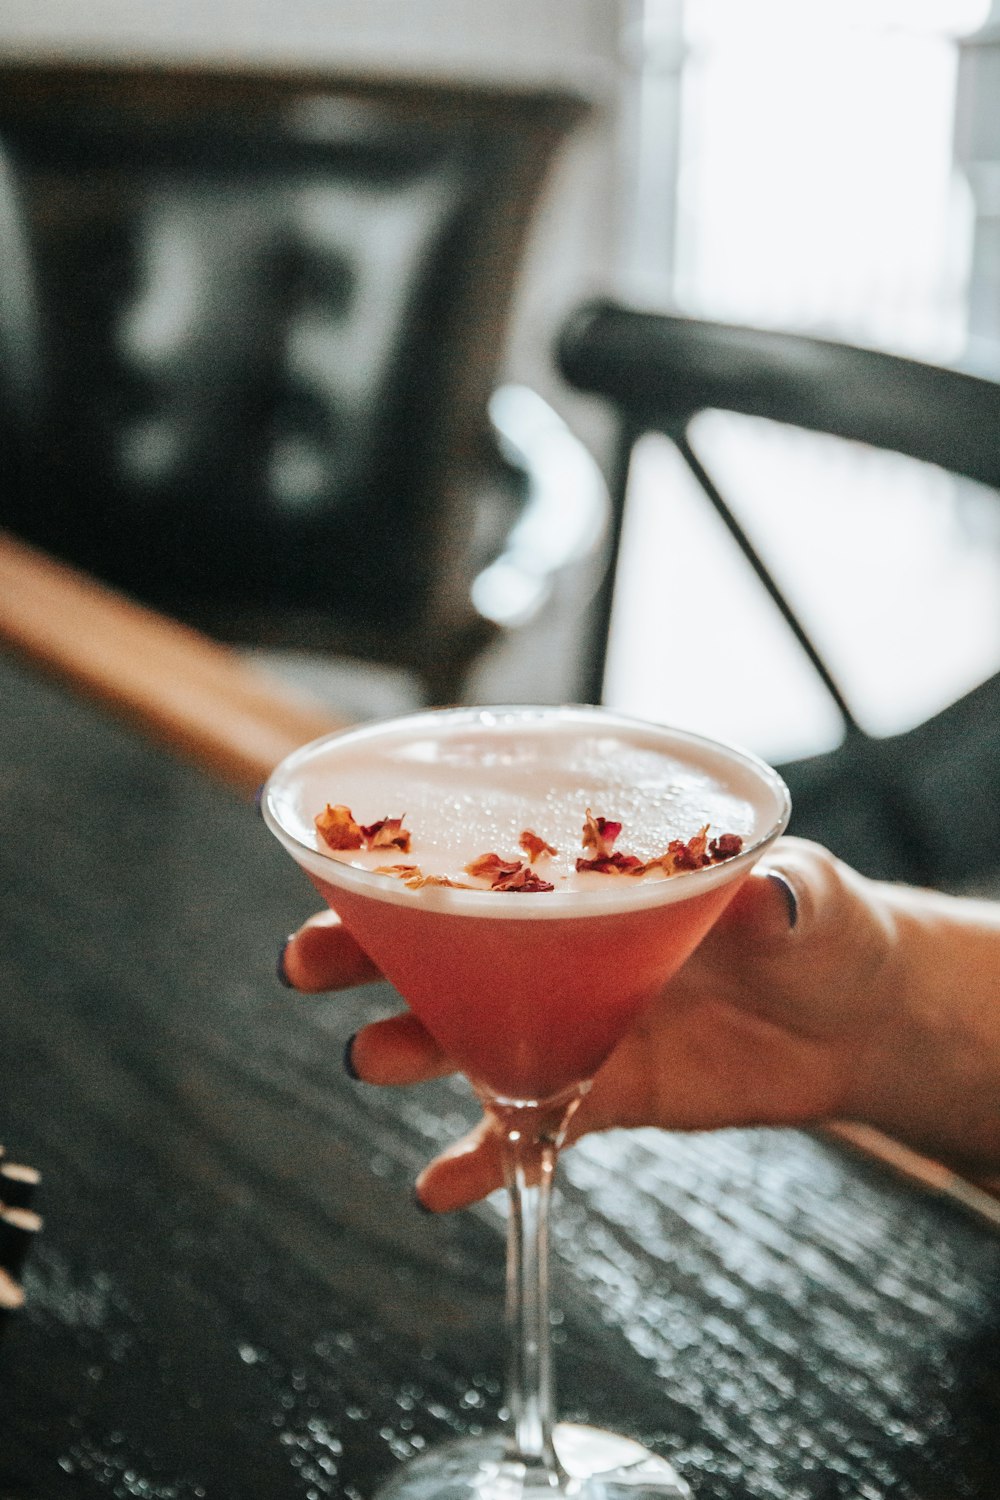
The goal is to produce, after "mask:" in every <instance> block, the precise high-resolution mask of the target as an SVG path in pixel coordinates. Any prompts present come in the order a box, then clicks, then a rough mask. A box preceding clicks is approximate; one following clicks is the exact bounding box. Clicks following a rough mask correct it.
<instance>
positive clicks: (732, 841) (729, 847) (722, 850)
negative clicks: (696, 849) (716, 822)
mask: <svg viewBox="0 0 1000 1500" xmlns="http://www.w3.org/2000/svg"><path fill="white" fill-rule="evenodd" d="M742 852H743V840H742V839H741V838H740V836H739V834H738V833H720V834H719V837H718V838H717V839H713V840H712V841H711V843H710V844H709V846H708V854H709V858H710V859H711V861H712V863H713V864H718V863H719V861H720V860H723V859H733V858H734V857H735V856H736V855H737V854H742Z"/></svg>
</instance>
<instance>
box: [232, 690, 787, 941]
mask: <svg viewBox="0 0 1000 1500" xmlns="http://www.w3.org/2000/svg"><path fill="white" fill-rule="evenodd" d="M557 714H566V715H573V714H579V715H581V716H583V717H585V718H592V719H594V720H598V721H600V722H602V723H606V724H608V725H609V726H612V725H617V726H618V727H620V728H623V729H629V728H631V729H633V730H640V731H642V732H644V733H646V734H649V735H651V736H660V735H663V736H664V737H668V738H671V739H672V740H673V741H674V742H675V743H683V744H684V745H687V746H690V747H691V748H693V749H697V748H698V747H700V746H703V747H705V749H707V750H710V751H712V752H714V753H715V754H717V755H721V756H722V757H723V758H729V759H731V760H732V761H734V762H736V763H737V764H739V765H741V766H742V767H743V768H744V770H746V771H748V772H750V773H752V774H753V775H754V777H755V778H756V779H757V780H758V781H759V782H760V783H762V784H764V785H765V786H767V787H768V789H769V790H770V791H771V793H772V795H773V796H774V798H775V802H776V806H777V815H776V816H775V818H774V819H773V821H772V822H771V823H770V824H769V825H768V827H767V828H766V829H765V830H764V832H763V833H761V834H758V835H757V837H756V838H754V840H753V842H752V843H751V844H748V845H747V846H746V847H745V848H744V849H741V851H740V853H739V854H736V855H732V856H730V857H729V858H728V859H725V860H721V861H719V862H718V863H717V864H712V865H704V866H701V867H700V868H698V869H695V870H684V871H680V872H678V873H677V874H675V875H671V876H670V877H669V878H662V879H656V880H648V881H639V880H629V879H627V878H625V877H621V876H619V877H613V876H608V877H605V883H604V884H603V885H602V887H600V888H598V887H596V886H595V888H594V889H593V890H581V889H580V888H579V887H576V888H575V889H574V890H571V891H567V890H562V891H561V890H554V891H544V892H516V893H509V892H505V893H503V894H505V895H509V894H515V895H516V899H515V900H510V901H504V902H500V901H497V900H496V899H495V898H496V897H497V895H498V893H497V892H496V891H493V890H490V889H489V888H488V887H483V888H478V887H475V888H470V887H464V886H458V887H456V886H443V885H435V884H428V885H425V886H421V887H420V888H419V889H411V888H409V887H407V886H406V885H405V884H404V882H402V881H401V880H399V879H398V878H396V877H394V876H392V875H385V874H378V873H376V871H374V870H368V869H365V868H363V867H362V866H360V865H354V864H351V863H349V862H348V861H347V860H343V859H337V857H336V856H335V855H334V854H332V853H327V852H325V851H324V850H322V849H320V848H318V847H317V846H316V845H314V844H310V843H306V842H305V840H303V839H302V838H300V837H299V836H298V835H297V834H296V833H293V832H292V831H291V830H290V829H289V828H288V827H287V826H286V824H285V823H283V822H282V820H281V818H280V817H279V815H278V813H277V811H276V809H275V808H274V806H273V799H272V794H273V791H274V789H275V788H276V787H277V785H278V784H279V783H280V782H288V781H290V780H291V778H292V776H293V775H294V772H295V770H296V768H297V766H299V765H300V764H301V763H304V762H306V761H307V760H309V759H311V758H312V757H313V756H316V755H318V754H319V753H321V752H322V751H323V750H325V749H327V748H328V747H329V746H331V745H334V744H337V743H339V742H341V741H347V740H352V739H357V740H363V739H366V738H377V737H380V736H381V735H382V734H384V733H385V732H387V731H390V730H395V729H397V728H404V727H405V726H407V725H413V726H414V728H416V727H417V726H418V725H420V724H422V723H423V724H431V723H434V722H436V721H439V720H441V719H442V718H449V719H452V720H454V721H461V720H463V719H465V720H467V721H468V722H470V723H472V722H476V721H481V720H482V719H483V717H484V716H488V715H498V716H504V715H509V716H511V717H518V716H520V717H522V718H524V717H526V716H530V715H537V716H539V717H543V716H544V717H549V716H555V715H557ZM260 811H261V816H262V817H263V819H264V822H265V824H266V825H267V827H268V829H269V830H270V832H271V833H272V834H273V835H274V836H275V837H276V838H277V839H278V840H279V842H280V843H281V844H283V845H284V846H285V848H286V850H287V851H288V852H289V853H290V854H291V855H292V857H293V858H294V859H295V860H296V861H297V862H298V864H299V865H300V866H301V867H302V868H303V869H305V870H306V871H307V873H310V874H315V875H317V877H318V878H319V879H327V880H328V881H329V883H330V884H331V885H338V884H340V885H343V886H346V887H347V888H348V889H355V890H357V891H358V892H359V893H364V894H367V895H369V896H371V897H372V898H374V899H377V900H381V901H385V902H390V903H393V904H405V905H414V906H421V905H422V906H426V907H428V908H432V909H435V910H446V911H451V912H454V913H455V914H456V915H457V914H460V913H461V914H468V915H471V914H473V913H474V914H475V915H477V916H485V915H486V910H487V902H486V901H484V898H493V899H492V900H489V901H488V910H489V915H490V916H491V917H501V916H506V917H516V916H518V915H523V916H525V917H527V916H529V915H530V916H531V917H532V918H533V919H537V918H538V917H541V916H543V915H544V914H545V913H546V912H548V913H549V914H550V915H551V916H553V917H554V916H557V915H558V916H560V917H564V918H565V917H569V916H571V915H572V914H573V912H574V911H576V910H579V912H580V915H581V916H582V915H584V914H590V915H596V914H597V913H596V912H595V911H594V908H595V907H599V908H607V909H608V910H609V911H620V910H628V909H636V908H639V907H646V906H658V905H667V904H668V903H671V902H674V901H678V900H681V899H685V898H686V897H690V896H693V895H694V894H695V891H696V890H700V891H705V890H708V889H711V888H712V887H714V886H716V885H721V884H724V883H726V882H728V881H729V880H731V879H732V878H733V877H734V875H735V874H736V872H737V871H739V870H741V869H743V868H744V867H745V866H747V865H748V864H754V863H756V861H757V859H759V857H760V855H761V854H762V853H763V852H764V851H765V850H766V849H767V848H768V846H769V845H770V844H772V843H774V841H775V840H776V839H777V838H779V837H780V835H781V834H782V833H783V832H784V831H785V829H786V828H787V826H788V820H789V817H790V815H791V794H790V792H789V790H788V787H787V786H786V785H785V783H784V781H783V780H782V778H781V776H780V775H779V774H778V772H777V771H775V770H774V768H773V767H772V766H770V765H769V764H768V763H767V761H765V760H763V759H762V758H761V757H760V756H759V755H756V754H755V753H754V752H753V751H752V750H747V749H744V748H743V747H742V746H739V745H734V744H732V743H731V742H729V741H726V740H723V739H718V738H714V737H713V736H710V735H704V734H699V733H698V732H696V731H694V730H688V729H681V728H678V727H675V726H674V725H670V724H658V723H656V722H655V721H653V720H650V719H643V718H640V717H639V716H637V715H633V714H626V713H622V712H620V711H619V710H618V709H615V708H605V707H603V706H601V705H597V704H587V703H549V704H539V703H534V704H532V703H526V704H519V703H500V704H489V703H486V704H468V705H456V706H449V707H442V708H423V709H417V710H415V711H413V712H410V713H405V714H396V715H393V716H391V717H389V718H381V719H371V720H365V721H364V722H362V723H359V724H353V725H348V726H345V727H344V728H343V729H334V730H331V731H330V732H329V733H328V734H322V735H319V736H317V738H315V739H313V740H309V741H307V743H306V744H304V745H300V746H298V747H297V749H295V750H292V751H290V752H289V753H288V755H286V756H284V757H283V759H282V760H281V761H279V763H278V764H277V765H276V766H275V768H274V770H273V771H272V772H271V774H270V776H269V777H268V778H267V780H266V781H265V783H264V785H263V787H262V789H261V793H260Z"/></svg>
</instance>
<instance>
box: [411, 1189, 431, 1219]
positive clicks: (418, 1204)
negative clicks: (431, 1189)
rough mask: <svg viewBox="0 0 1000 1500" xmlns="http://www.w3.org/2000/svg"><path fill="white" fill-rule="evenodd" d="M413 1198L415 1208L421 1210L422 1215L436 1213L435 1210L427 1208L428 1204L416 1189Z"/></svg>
mask: <svg viewBox="0 0 1000 1500" xmlns="http://www.w3.org/2000/svg"><path fill="white" fill-rule="evenodd" d="M412 1197H413V1206H414V1208H417V1209H419V1210H420V1212H421V1213H422V1214H432V1213H433V1212H434V1210H433V1208H428V1207H427V1204H426V1203H425V1202H424V1200H423V1198H421V1196H420V1194H419V1193H418V1192H417V1190H416V1188H414V1189H413V1193H412Z"/></svg>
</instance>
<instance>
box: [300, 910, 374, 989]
mask: <svg viewBox="0 0 1000 1500" xmlns="http://www.w3.org/2000/svg"><path fill="white" fill-rule="evenodd" d="M278 974H279V977H280V978H281V980H282V982H283V983H285V984H287V985H288V986H289V988H290V989H294V990H302V991H304V992H305V993H306V994H319V993H320V992H321V991H323V990H348V989H351V988H352V987H353V986H354V985H357V984H371V983H372V982H373V981H374V980H376V979H381V978H382V975H381V973H380V972H379V970H378V969H377V968H376V966H375V964H373V963H372V961H371V959H370V958H369V957H368V955H367V953H364V952H362V950H361V949H360V948H359V947H358V945H357V943H356V942H355V941H354V939H353V938H352V937H351V934H350V933H349V932H348V931H347V928H346V927H345V926H344V925H343V923H342V922H341V920H340V918H339V917H338V916H337V914H336V912H333V911H321V912H317V913H316V915H315V916H314V917H310V918H309V920H308V921H307V922H305V923H303V925H302V926H301V927H300V928H299V929H298V931H297V932H293V933H292V935H291V937H289V939H288V941H287V942H286V944H285V946H284V948H283V949H282V952H281V957H280V959H279V962H278Z"/></svg>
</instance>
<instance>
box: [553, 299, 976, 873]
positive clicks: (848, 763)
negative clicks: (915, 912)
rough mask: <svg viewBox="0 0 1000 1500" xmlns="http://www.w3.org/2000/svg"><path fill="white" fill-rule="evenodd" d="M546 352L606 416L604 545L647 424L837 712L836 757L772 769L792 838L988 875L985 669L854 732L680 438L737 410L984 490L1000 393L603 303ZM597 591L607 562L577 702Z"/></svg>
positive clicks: (844, 700) (603, 615) (870, 866)
mask: <svg viewBox="0 0 1000 1500" xmlns="http://www.w3.org/2000/svg"><path fill="white" fill-rule="evenodd" d="M559 359H560V363H561V367H562V370H563V373H564V374H565V376H566V377H567V379H568V380H569V381H570V382H571V383H572V384H573V385H574V386H576V387H577V388H578V389H580V390H582V391H585V392H588V393H590V394H593V395H596V396H599V397H602V398H603V399H604V400H605V401H607V402H608V403H610V405H611V406H612V408H613V410H614V412H615V413H616V415H617V417H618V419H619V422H620V451H619V453H618V456H617V461H616V471H617V482H616V485H615V495H614V507H615V518H616V521H615V533H616V543H615V547H616V550H617V537H618V536H620V529H621V518H622V514H623V508H624V503H625V493H626V485H627V481H628V463H629V457H630V454H631V451H632V449H633V446H634V444H635V442H636V440H637V439H638V438H639V437H640V436H641V435H642V434H643V433H645V432H647V431H657V432H661V433H664V434H666V435H667V436H668V437H669V438H670V439H671V440H672V441H673V442H674V444H675V445H676V447H677V449H678V451H679V452H680V454H681V456H682V457H683V458H684V460H685V462H686V463H687V465H688V467H689V469H690V471H691V472H692V474H693V475H694V477H695V479H696V480H697V481H698V484H699V485H700V487H701V489H702V491H703V493H704V494H705V496H706V497H707V499H708V500H709V501H710V502H711V504H712V505H713V507H714V508H715V510H716V511H717V513H718V514H719V515H720V517H721V518H722V520H723V521H724V523H725V525H726V526H727V528H728V529H729V532H730V534H731V535H732V537H733V539H734V540H735V542H736V543H737V545H738V546H739V547H740V549H741V550H742V552H743V554H744V556H745V557H746V558H747V560H748V561H749V562H750V564H751V566H752V567H753V568H754V570H755V571H756V574H757V577H758V579H759V580H760V583H761V585H762V587H763V588H765V589H766V590H767V592H768V594H769V595H770V597H771V599H772V600H773V601H774V603H775V605H776V607H777V608H778V610H779V611H780V612H781V614H782V616H783V618H784V620H785V622H786V624H787V626H788V628H789V630H791V631H792V633H793V634H794V636H795V638H796V639H797V641H798V642H799V645H800V646H801V648H802V650H803V651H804V652H805V654H806V656H807V657H808V658H809V660H810V661H811V663H812V665H813V667H814V669H815V671H816V673H817V675H818V676H819V678H820V679H821V681H822V682H823V684H824V686H825V687H826V689H827V692H828V693H829V695H830V696H831V697H832V698H833V700H834V702H835V703H836V705H837V707H838V709H839V711H840V713H841V716H842V718H843V721H844V725H845V737H844V741H843V743H842V745H841V746H840V748H839V749H837V750H834V751H832V752H830V753H829V754H826V755H821V756H815V757H811V758H809V759H806V760H801V761H798V762H795V763H793V764H790V765H786V766H782V767H781V770H782V771H783V773H784V775H785V776H786V779H787V780H788V782H789V785H790V787H791V790H792V797H793V805H794V811H793V817H792V824H791V830H792V832H796V833H799V834H802V835H804V836H807V837H814V838H818V839H820V840H821V841H823V842H825V843H827V844H829V845H830V846H831V847H832V848H834V850H835V851H836V852H838V853H840V854H841V855H842V856H843V857H844V858H847V859H849V860H851V861H852V862H853V863H854V864H856V865H857V866H858V867H859V868H861V869H863V870H866V871H867V872H868V873H871V874H873V875H880V876H889V877H896V878H904V879H910V880H915V881H921V882H929V883H942V884H961V883H965V882H968V881H970V880H974V879H975V878H976V877H982V876H983V875H985V874H987V873H989V874H995V873H996V872H997V871H998V870H1000V799H997V797H996V796H995V791H994V789H995V787H996V785H997V783H998V780H1000V676H997V677H994V678H992V679H990V680H989V681H988V682H986V683H984V684H982V685H981V686H980V687H979V688H977V689H976V690H975V692H973V693H971V694H969V695H967V696H965V697H964V698H962V699H961V700H959V701H957V702H956V703H953V704H951V705H950V706H949V707H947V708H945V709H944V710H943V711H942V712H941V713H939V714H937V715H935V716H934V718H932V719H931V720H929V721H928V722H927V723H925V724H922V725H919V726H917V727H916V728H914V729H911V730H908V731H906V732H905V733H902V734H897V735H893V736H890V737H887V738H878V739H876V738H872V737H870V736H869V735H868V734H866V733H865V731H864V729H863V728H862V726H861V725H860V724H859V723H858V720H857V718H856V717H855V714H854V712H853V710H852V707H851V704H850V702H849V701H848V697H847V695H846V694H845V692H844V691H843V689H842V687H841V685H840V683H839V682H838V681H837V679H836V676H835V674H834V672H833V670H832V669H831V667H830V666H829V665H828V663H827V661H826V660H825V658H824V657H823V656H822V655H821V653H820V651H819V650H818V648H817V647H816V645H815V643H814V642H813V640H812V639H811V638H810V636H809V634H808V632H807V631H806V629H805V627H804V626H803V624H802V622H801V620H800V619H799V618H798V616H797V615H796V613H795V611H794V609H793V608H792V606H791V604H790V603H789V601H788V598H787V597H786V595H785V593H784V592H783V591H782V589H781V588H780V587H779V586H778V584H777V583H776V581H775V579H774V577H773V575H772V574H771V572H770V570H769V568H768V566H767V563H766V561H765V560H764V559H763V558H762V557H761V556H760V554H759V553H758V551H757V549H756V548H755V546H754V545H753V543H752V542H751V540H750V538H749V537H748V536H747V534H746V532H745V531H744V530H743V528H742V526H741V525H740V523H739V521H738V519H737V518H736V516H735V515H734V514H733V512H732V510H731V509H730V507H729V506H728V505H727V503H726V500H725V498H724V497H723V495H722V494H721V492H720V490H719V488H718V486H717V485H716V484H715V482H714V480H713V478H712V476H711V475H710V474H709V473H708V472H707V470H706V468H705V466H704V464H703V463H702V461H701V460H700V458H699V456H698V455H697V453H696V452H695V451H694V449H693V448H692V446H691V444H690V442H689V440H688V436H687V428H688V425H689V423H690V422H691V420H692V418H693V417H694V416H696V415H697V414H698V413H699V412H701V411H705V410H711V409H714V410H720V411H728V412H739V413H743V414H745V415H749V416H757V417H765V418H769V419H771V420H773V421H776V422H782V423H787V424H790V425H792V426H795V427H801V428H806V429H809V430H812V431H816V432H822V433H829V434H833V435H836V436H839V437H844V438H849V439H853V440H855V441H858V442H862V443H867V444H870V445H872V446H874V447H878V448H885V449H890V450H892V451H894V452H898V453H902V454H906V455H908V456H910V457H913V458H917V459H921V460H923V461H925V462H928V463H932V464H936V465H938V466H940V467H941V468H943V469H946V470H948V471H950V472H952V473H954V474H957V475H962V476H965V477H967V478H970V479H974V480H977V481H979V482H980V483H982V484H985V485H988V486H990V487H992V488H994V489H997V490H1000V384H997V383H995V382H993V381H991V380H985V379H982V378H979V377H977V376H974V375H971V374H966V373H964V372H961V371H957V370H949V369H944V368H939V367H935V366H931V365H928V364H923V363H920V362H919V361H915V360H911V359H906V358H902V357H899V356H895V355H891V354H886V353H881V352H877V351H874V350H868V349H862V348H856V347H850V346H847V345H843V344H838V343H835V342H832V341H828V340H823V339H816V338H809V337H805V336H800V335H796V334H789V333H781V332H772V331H766V330H761V329H754V328H745V327H737V326H731V325H726V324H722V323H713V322H707V321H702V320H698V319H692V318H684V317H678V316H670V315H667V314H659V313H652V312H644V311H639V310H636V309H632V308H626V307H621V306H617V305H616V304H614V303H612V302H595V303H592V304H589V305H587V306H585V307H583V308H581V309H579V310H578V311H577V312H576V313H575V314H574V315H573V316H572V318H571V319H570V320H569V322H568V324H567V325H566V327H565V329H564V331H563V334H562V338H561V341H560V347H559ZM998 503H1000V501H998ZM613 587H614V568H613V567H612V570H611V576H610V577H609V581H608V584H607V587H606V589H605V592H604V596H603V599H602V602H601V606H600V608H599V610H598V612H597V623H596V627H595V632H594V647H593V651H592V663H591V674H590V681H591V691H592V693H593V694H599V693H600V691H601V686H602V684H603V678H604V653H605V648H606V644H607V634H608V624H609V621H610V611H611V599H612V592H613Z"/></svg>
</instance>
